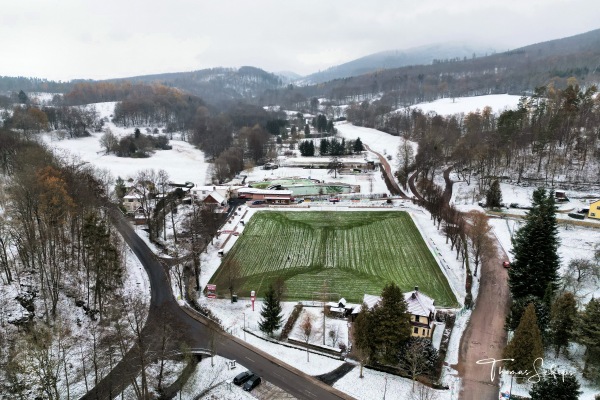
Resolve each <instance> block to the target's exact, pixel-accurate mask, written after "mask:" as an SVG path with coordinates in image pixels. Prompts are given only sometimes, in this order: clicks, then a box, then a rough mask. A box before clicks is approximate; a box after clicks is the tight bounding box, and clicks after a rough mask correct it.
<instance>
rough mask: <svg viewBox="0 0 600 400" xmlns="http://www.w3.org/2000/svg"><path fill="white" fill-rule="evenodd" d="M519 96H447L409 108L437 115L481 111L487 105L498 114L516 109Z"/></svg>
mask: <svg viewBox="0 0 600 400" xmlns="http://www.w3.org/2000/svg"><path fill="white" fill-rule="evenodd" d="M520 98H521V96H515V95H511V94H490V95H487V96H473V97H456V98H452V97H448V98H445V99H439V100H436V101H433V102H429V103H419V104H415V105H414V106H411V107H410V108H418V109H420V110H421V111H423V112H424V113H428V112H430V111H433V112H435V113H436V114H439V115H452V114H460V113H464V114H467V113H469V112H474V111H477V110H479V111H483V109H484V107H486V106H489V107H491V108H492V112H493V113H495V114H499V113H501V112H503V111H505V110H514V109H516V108H517V105H518V104H519V99H520Z"/></svg>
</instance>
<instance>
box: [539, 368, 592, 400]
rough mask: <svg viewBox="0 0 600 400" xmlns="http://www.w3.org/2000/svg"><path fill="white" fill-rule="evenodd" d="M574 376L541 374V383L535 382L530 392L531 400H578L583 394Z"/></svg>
mask: <svg viewBox="0 0 600 400" xmlns="http://www.w3.org/2000/svg"><path fill="white" fill-rule="evenodd" d="M580 387H581V386H580V385H579V382H578V381H577V378H575V376H574V375H571V374H565V375H564V376H563V375H562V374H552V373H548V374H544V375H541V374H540V380H539V382H535V383H534V384H533V386H532V387H531V390H530V391H529V395H530V396H531V400H549V399H552V400H577V399H579V395H580V394H581V393H583V392H582V391H581V390H579V389H580Z"/></svg>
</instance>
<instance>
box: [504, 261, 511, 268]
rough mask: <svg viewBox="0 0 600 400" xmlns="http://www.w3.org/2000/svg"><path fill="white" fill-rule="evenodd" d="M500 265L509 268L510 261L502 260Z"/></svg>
mask: <svg viewBox="0 0 600 400" xmlns="http://www.w3.org/2000/svg"><path fill="white" fill-rule="evenodd" d="M502 266H503V267H504V268H510V263H509V262H508V261H504V262H503V263H502Z"/></svg>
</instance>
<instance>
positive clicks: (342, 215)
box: [210, 211, 457, 306]
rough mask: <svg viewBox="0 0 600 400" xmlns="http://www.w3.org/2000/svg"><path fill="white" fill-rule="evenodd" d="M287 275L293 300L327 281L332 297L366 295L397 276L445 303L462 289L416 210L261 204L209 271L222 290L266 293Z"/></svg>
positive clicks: (401, 283) (307, 295)
mask: <svg viewBox="0 0 600 400" xmlns="http://www.w3.org/2000/svg"><path fill="white" fill-rule="evenodd" d="M279 277H281V278H283V279H284V280H285V284H286V289H287V290H286V299H287V300H313V299H314V300H318V298H317V296H315V295H314V293H315V292H320V291H323V288H324V285H326V286H327V290H328V291H329V292H331V293H335V294H334V295H332V296H331V297H332V300H337V299H338V298H341V297H344V298H345V299H346V300H348V301H350V302H354V303H360V302H362V297H363V294H364V293H369V294H375V295H379V294H380V293H381V290H382V288H383V286H384V285H385V284H386V283H388V282H395V283H396V284H397V285H398V286H400V288H401V289H402V290H403V291H409V290H412V289H413V288H414V287H415V286H419V290H421V291H422V292H424V293H426V294H427V295H429V296H431V297H433V298H434V299H435V300H436V305H438V306H456V305H457V301H456V297H455V296H454V294H453V293H452V290H451V289H450V286H449V285H448V282H447V280H446V278H445V276H444V274H443V273H442V272H441V271H440V268H439V266H438V265H437V263H436V261H435V259H434V258H433V256H432V254H431V252H430V251H429V249H428V248H427V245H426V244H425V242H424V241H423V238H422V237H421V235H420V233H419V231H418V229H417V227H416V226H415V224H414V222H413V221H412V219H411V217H410V215H409V214H408V213H406V212H402V211H359V212H354V211H352V212H344V211H340V212H333V211H308V212H277V211H262V212H257V213H256V214H255V215H254V216H253V217H252V218H251V219H250V221H249V222H248V223H247V224H246V227H245V228H244V231H243V234H242V235H241V236H240V237H239V238H238V240H237V242H236V243H235V245H234V246H233V248H232V249H231V251H229V253H228V254H226V256H225V258H224V259H223V262H222V263H221V266H220V267H219V268H218V270H217V271H216V272H215V274H214V275H213V277H212V278H211V279H210V283H215V284H216V285H217V290H218V294H220V295H228V294H229V292H228V289H227V288H229V286H230V285H229V282H230V280H232V279H233V280H234V282H235V287H236V292H237V293H238V294H239V295H240V296H243V297H247V296H248V295H249V292H250V291H251V290H255V291H256V294H257V296H258V297H261V296H262V295H263V294H264V292H265V290H266V288H267V287H268V285H269V283H270V282H273V281H275V280H276V279H277V278H279Z"/></svg>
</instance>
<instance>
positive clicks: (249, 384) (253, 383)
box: [243, 375, 261, 392]
mask: <svg viewBox="0 0 600 400" xmlns="http://www.w3.org/2000/svg"><path fill="white" fill-rule="evenodd" d="M260 381H261V379H260V376H258V375H252V376H251V377H250V379H248V380H247V381H246V383H244V386H243V389H244V390H245V391H246V392H249V391H251V390H252V389H254V388H255V387H257V386H258V385H259V384H260Z"/></svg>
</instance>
